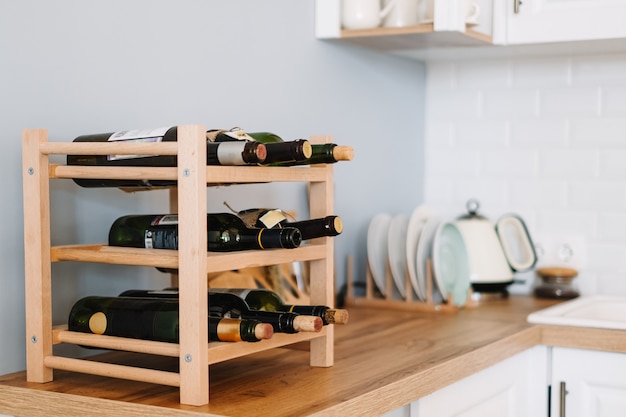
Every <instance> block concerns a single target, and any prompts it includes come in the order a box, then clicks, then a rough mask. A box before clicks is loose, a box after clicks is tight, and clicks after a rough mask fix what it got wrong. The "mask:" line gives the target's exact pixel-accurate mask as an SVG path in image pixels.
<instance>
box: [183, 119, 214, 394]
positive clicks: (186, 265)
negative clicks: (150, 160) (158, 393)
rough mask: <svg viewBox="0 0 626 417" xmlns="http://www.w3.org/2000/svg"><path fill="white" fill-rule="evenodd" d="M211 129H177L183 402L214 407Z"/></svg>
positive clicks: (185, 127) (199, 127) (195, 127)
mask: <svg viewBox="0 0 626 417" xmlns="http://www.w3.org/2000/svg"><path fill="white" fill-rule="evenodd" d="M205 132H206V130H205V129H204V128H203V127H202V126H179V127H178V233H179V247H178V249H179V250H178V256H179V258H178V270H179V271H178V272H179V274H178V279H179V284H180V286H179V300H180V302H179V317H180V359H179V360H180V402H181V403H183V404H188V405H204V404H208V402H209V371H208V365H207V364H208V349H207V343H208V340H209V338H208V300H207V299H208V297H207V291H208V288H207V279H206V271H207V239H206V230H207V215H206V213H207V198H206V183H207V180H206V138H205Z"/></svg>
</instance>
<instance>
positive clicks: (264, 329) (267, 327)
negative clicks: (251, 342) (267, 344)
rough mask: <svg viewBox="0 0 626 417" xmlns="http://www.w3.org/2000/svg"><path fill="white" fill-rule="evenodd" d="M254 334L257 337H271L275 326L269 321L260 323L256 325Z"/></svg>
mask: <svg viewBox="0 0 626 417" xmlns="http://www.w3.org/2000/svg"><path fill="white" fill-rule="evenodd" d="M254 335H255V336H256V338H257V339H259V340H261V339H271V338H272V336H273V335H274V328H273V327H272V325H271V324H269V323H259V324H257V325H256V326H254Z"/></svg>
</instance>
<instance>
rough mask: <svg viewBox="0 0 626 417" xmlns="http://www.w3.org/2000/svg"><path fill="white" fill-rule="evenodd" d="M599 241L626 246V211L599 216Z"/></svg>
mask: <svg viewBox="0 0 626 417" xmlns="http://www.w3.org/2000/svg"><path fill="white" fill-rule="evenodd" d="M597 238H598V240H600V241H602V242H610V243H618V244H622V245H626V211H621V212H617V211H616V212H613V213H600V214H599V215H598V235H597Z"/></svg>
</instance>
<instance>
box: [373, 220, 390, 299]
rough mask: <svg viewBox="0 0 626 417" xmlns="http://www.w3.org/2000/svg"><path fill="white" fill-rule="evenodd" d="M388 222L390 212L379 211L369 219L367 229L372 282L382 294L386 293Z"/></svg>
mask: <svg viewBox="0 0 626 417" xmlns="http://www.w3.org/2000/svg"><path fill="white" fill-rule="evenodd" d="M390 223H391V215H390V214H387V213H379V214H377V215H375V216H374V217H373V218H372V220H370V224H369V227H368V229H367V261H368V263H369V267H370V271H371V272H372V277H373V278H374V282H375V283H376V286H377V287H378V289H379V290H380V292H381V293H382V294H383V295H386V294H385V293H386V285H385V282H386V275H387V260H388V256H387V234H388V232H389V224H390Z"/></svg>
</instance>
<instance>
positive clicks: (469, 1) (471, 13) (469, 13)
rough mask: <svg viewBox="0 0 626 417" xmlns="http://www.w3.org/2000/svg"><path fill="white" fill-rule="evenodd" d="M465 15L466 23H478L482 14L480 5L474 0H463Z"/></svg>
mask: <svg viewBox="0 0 626 417" xmlns="http://www.w3.org/2000/svg"><path fill="white" fill-rule="evenodd" d="M461 4H462V6H463V9H462V11H463V15H464V16H465V23H478V16H480V7H478V3H476V2H475V1H474V0H462V3H461Z"/></svg>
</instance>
